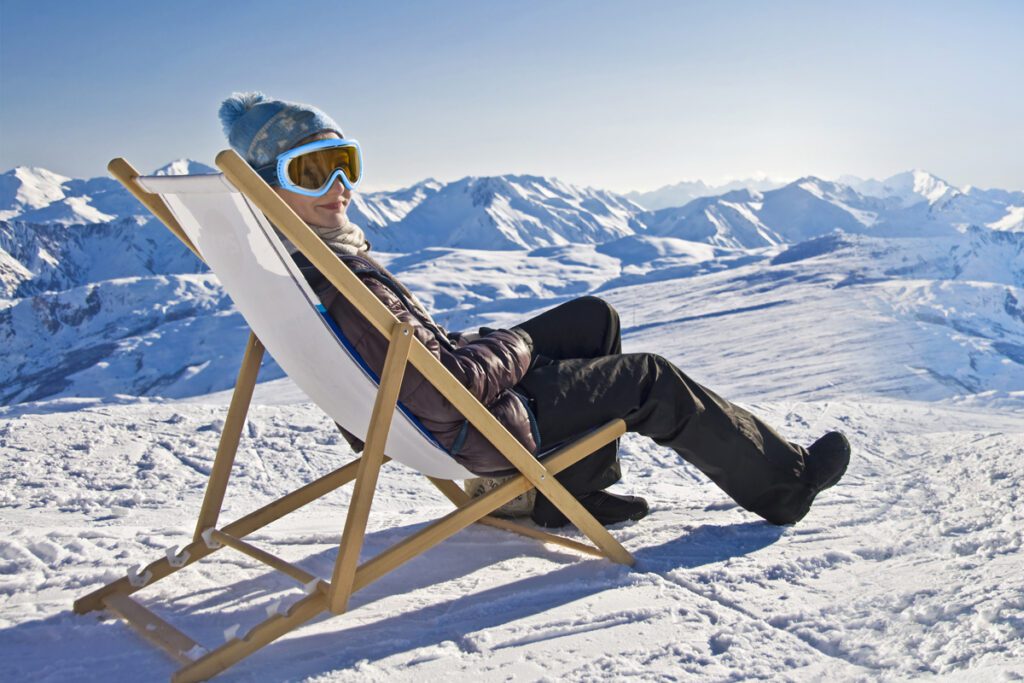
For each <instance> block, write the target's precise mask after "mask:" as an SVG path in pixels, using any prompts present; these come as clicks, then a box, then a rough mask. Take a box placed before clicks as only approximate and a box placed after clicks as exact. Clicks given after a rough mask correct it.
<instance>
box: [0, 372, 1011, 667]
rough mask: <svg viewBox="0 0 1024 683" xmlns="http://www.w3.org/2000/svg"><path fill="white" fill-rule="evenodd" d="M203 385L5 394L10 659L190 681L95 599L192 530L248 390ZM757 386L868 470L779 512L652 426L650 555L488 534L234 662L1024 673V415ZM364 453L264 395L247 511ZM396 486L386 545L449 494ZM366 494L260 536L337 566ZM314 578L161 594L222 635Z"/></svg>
mask: <svg viewBox="0 0 1024 683" xmlns="http://www.w3.org/2000/svg"><path fill="white" fill-rule="evenodd" d="M282 391H284V392H288V391H290V392H292V395H293V394H294V389H293V388H291V389H290V388H289V383H288V382H287V381H281V382H275V383H272V384H270V385H261V387H260V392H258V398H259V396H268V395H275V394H278V393H280V392H282ZM211 398H213V399H214V400H215V401H220V402H219V403H217V402H210V399H211ZM206 400H207V402H205V403H204V402H197V401H191V402H186V401H145V402H140V403H126V404H121V405H118V404H94V405H86V406H85V407H78V409H76V410H66V409H65V408H66V406H64V404H62V403H61V402H54V403H52V404H38V405H34V406H33V405H28V406H16V407H12V408H7V409H3V410H2V411H0V453H2V457H3V462H4V463H5V464H6V465H5V468H4V476H3V478H2V479H0V505H2V510H3V515H2V518H0V519H2V525H3V532H2V537H0V539H2V540H0V655H2V656H3V659H4V661H5V665H6V671H7V672H8V675H10V676H11V678H10V680H35V681H66V680H83V681H90V680H97V681H98V680H110V679H111V677H114V678H117V679H146V680H148V679H166V678H167V677H169V676H170V674H171V673H172V672H173V670H174V669H175V668H176V666H175V664H174V663H173V662H171V661H170V660H169V659H166V658H165V657H164V656H163V655H162V654H161V653H160V652H159V651H157V650H156V649H154V648H152V647H151V646H149V645H148V644H145V643H143V642H142V641H141V640H140V639H139V638H138V637H137V636H136V635H135V634H134V633H132V632H131V631H130V629H129V628H128V627H127V626H126V625H124V624H122V623H120V622H117V621H114V620H109V619H106V620H105V619H103V618H102V616H101V615H98V614H90V615H86V616H78V615H75V614H73V613H72V612H71V611H70V607H71V603H72V601H73V600H74V599H75V598H76V597H78V596H80V595H82V594H84V593H87V592H89V591H90V590H92V589H94V588H96V587H99V586H100V585H102V584H103V583H105V582H108V581H111V580H113V579H116V578H118V577H119V576H121V575H123V573H124V571H125V570H126V568H127V567H128V566H130V565H134V564H137V563H147V562H149V561H152V560H154V559H157V558H159V557H161V556H162V555H163V552H164V548H166V547H168V546H171V545H179V546H180V545H182V544H184V543H187V542H188V541H189V539H190V536H191V531H192V528H191V524H192V523H193V520H194V516H195V514H196V512H197V511H198V508H199V505H200V502H201V498H202V493H203V484H204V482H205V474H206V473H207V472H208V471H209V467H210V465H211V461H212V456H213V453H214V451H215V449H216V443H217V438H218V435H219V430H220V427H221V426H222V424H223V416H224V412H225V406H224V405H223V402H222V400H223V395H218V396H214V397H207V399H206ZM747 405H748V406H750V407H752V408H753V409H754V410H755V411H756V412H758V413H759V414H761V415H763V416H764V417H765V418H766V419H768V421H769V422H770V423H772V424H775V425H777V426H778V427H779V429H780V431H782V432H783V433H784V434H785V435H786V436H787V437H788V438H790V439H792V440H794V441H798V442H802V443H808V442H809V441H811V440H812V439H813V438H814V437H816V436H817V435H819V434H820V433H821V432H822V431H825V430H828V429H842V430H844V431H845V432H846V433H847V434H848V435H849V437H850V439H851V442H852V444H853V447H854V459H853V462H852V464H851V466H850V470H849V472H848V474H847V476H846V477H845V478H844V479H843V480H842V482H841V483H840V485H839V486H837V487H835V488H834V489H831V490H829V491H827V492H825V493H823V494H822V495H821V496H820V498H819V501H818V502H817V504H816V505H815V507H814V508H813V509H812V511H811V513H810V514H809V515H808V517H807V518H805V519H804V520H803V521H802V522H801V523H799V524H797V525H794V526H792V527H773V526H771V525H769V524H767V523H764V522H762V521H760V520H759V518H757V517H755V516H754V515H751V514H750V513H747V512H745V511H743V510H741V509H739V508H737V507H736V506H735V505H733V504H732V503H731V502H730V501H729V500H728V499H727V498H726V497H725V496H724V494H722V493H721V492H720V491H719V490H718V489H717V488H715V487H714V485H712V484H710V483H709V482H708V481H707V480H706V479H705V478H704V477H703V475H701V474H700V473H699V472H697V471H696V470H695V469H694V468H692V467H690V466H689V465H686V464H684V463H681V461H680V460H679V458H678V456H677V455H676V454H675V453H674V452H673V451H671V450H670V449H666V448H661V447H658V446H657V445H655V444H654V443H653V442H651V441H650V440H648V439H646V438H644V437H640V436H638V435H634V434H629V435H627V437H626V438H625V439H624V440H623V447H622V459H623V465H624V470H625V478H624V481H623V483H622V484H620V485H619V487H618V488H620V489H622V490H629V491H634V492H637V493H642V494H644V495H646V496H647V497H648V498H649V500H650V501H651V503H652V514H651V515H650V516H649V517H648V518H646V519H644V520H642V521H640V522H636V523H627V524H622V525H619V526H618V527H617V528H616V529H615V530H614V533H615V535H616V537H617V538H619V539H620V540H621V541H622V542H623V543H624V545H625V546H626V548H627V549H629V550H630V551H631V552H632V553H634V555H635V556H636V558H637V565H636V567H635V568H633V569H632V570H629V569H626V568H623V567H620V566H617V565H613V564H611V563H609V562H606V561H602V560H597V559H593V558H585V557H582V556H578V555H576V554H575V553H572V552H571V551H568V550H563V549H559V548H555V547H552V546H544V545H541V544H539V543H537V542H535V541H532V540H530V539H525V538H521V537H517V536H514V535H511V534H507V533H504V532H501V531H499V530H495V529H490V528H485V527H479V528H471V529H467V530H466V531H463V532H461V533H459V534H457V535H456V536H454V537H453V538H451V539H450V540H448V541H446V542H445V543H443V544H442V545H441V546H440V547H438V548H436V549H434V550H432V551H430V552H428V553H427V554H425V555H424V556H421V557H419V558H417V559H415V560H413V561H411V562H410V563H409V564H407V565H404V566H403V567H401V568H400V569H398V570H397V571H396V572H394V573H392V574H390V575H388V576H386V577H384V578H383V579H381V580H380V581H378V582H377V583H374V584H372V585H371V586H370V587H368V588H367V589H365V590H364V591H362V592H359V593H357V594H356V595H355V597H354V598H353V602H352V609H351V611H350V612H349V613H348V614H346V615H343V616H341V617H336V618H332V619H323V618H320V619H317V620H314V621H313V622H310V623H309V624H307V625H305V626H304V627H302V628H300V629H299V630H297V631H296V632H294V633H293V634H290V635H289V636H287V637H286V638H284V639H282V641H279V642H278V643H275V644H272V645H270V646H268V647H267V648H264V649H263V650H262V651H260V652H259V653H257V654H256V655H254V656H253V657H251V658H250V659H248V660H246V661H244V662H243V663H241V664H240V665H238V666H236V667H234V668H232V669H229V670H228V671H227V672H226V673H225V674H223V675H222V677H221V678H220V679H219V680H224V681H256V680H280V679H288V680H309V681H349V680H352V681H354V680H365V679H372V680H423V679H428V680H430V679H434V678H441V677H445V678H448V679H452V680H470V679H473V680H507V679H509V678H515V679H526V680H555V679H568V680H581V681H587V680H599V679H601V680H603V679H606V678H640V679H644V680H678V679H681V678H700V679H701V680H712V681H728V680H747V679H753V678H771V679H779V678H781V679H791V680H808V679H810V680H826V679H836V678H840V679H857V680H859V679H887V680H889V679H905V678H915V677H918V676H929V677H931V676H939V677H943V678H951V679H961V680H966V679H967V678H968V677H971V678H972V679H981V680H991V679H1002V680H1018V679H1019V678H1020V677H1021V676H1024V665H1022V664H1021V662H1022V661H1024V572H1022V571H1021V566H1022V562H1021V560H1022V556H1024V553H1022V549H1021V544H1022V536H1024V531H1022V529H1024V506H1022V504H1021V503H1022V501H1021V494H1020V491H1019V489H1020V486H1019V484H1020V482H1021V481H1022V480H1024V458H1022V457H1021V456H1022V454H1024V419H1022V413H1021V412H1020V411H1016V410H1011V409H1000V410H993V409H991V408H987V407H981V408H978V407H972V406H962V405H955V404H952V403H949V402H936V403H928V402H915V401H909V400H897V399H880V398H878V397H874V396H863V397H856V396H851V397H842V398H838V399H832V400H828V401H824V400H822V401H808V402H794V401H771V402H759V403H754V404H747ZM75 407H77V406H75ZM350 457H351V453H350V451H349V449H348V447H347V446H346V445H345V442H344V441H343V440H342V439H341V438H340V436H339V435H338V434H337V432H336V431H334V430H333V425H332V424H331V423H330V421H329V420H328V419H327V418H326V417H324V416H322V414H320V413H319V411H318V410H317V409H316V408H315V407H314V406H312V405H311V404H308V403H301V402H284V403H280V402H275V401H266V402H262V403H260V404H259V405H255V406H254V407H253V409H252V410H251V412H250V415H249V420H248V423H247V425H246V428H245V429H244V430H243V437H242V444H241V447H240V449H239V452H238V456H237V460H236V468H235V471H234V473H233V477H232V480H231V485H230V486H229V489H228V496H227V501H226V508H225V511H224V513H223V516H222V519H224V520H230V519H234V518H237V517H239V516H241V515H242V514H244V513H246V512H247V511H249V510H251V509H253V508H255V507H257V506H259V505H260V504H262V503H263V502H265V501H267V500H269V499H270V498H272V497H275V496H278V495H280V494H282V493H284V492H285V491H287V490H290V489H292V488H294V487H297V486H299V485H301V484H303V483H305V482H308V481H309V480H311V479H312V478H314V477H316V476H319V475H322V474H324V473H326V472H328V471H330V470H331V469H333V468H335V467H337V466H339V465H340V464H342V463H343V462H345V461H346V460H347V459H348V458H350ZM380 486H381V488H380V490H379V493H378V495H377V497H376V499H375V502H374V507H373V511H372V513H371V518H370V528H369V534H368V538H367V543H366V548H365V553H364V555H365V556H367V557H368V556H371V555H372V554H373V553H375V552H377V551H379V550H380V549H382V548H383V547H385V546H386V545H389V544H391V543H394V542H395V541H396V540H397V539H399V538H401V537H402V536H403V535H404V534H407V533H409V532H410V531H413V530H415V529H418V528H420V527H422V525H424V524H425V523H427V522H428V521H429V520H430V519H432V518H435V517H437V516H439V515H441V514H443V513H444V512H446V511H447V510H448V509H449V508H448V505H447V503H446V502H445V501H444V500H443V499H442V498H441V496H440V495H439V494H438V493H437V492H436V491H434V489H433V488H432V487H431V486H430V485H429V484H428V483H427V482H426V480H425V479H424V478H423V477H421V476H419V475H417V474H415V473H414V472H412V471H411V470H409V469H407V468H404V467H403V466H400V465H395V464H388V465H386V466H385V468H384V470H383V472H382V475H381V480H380ZM348 495H349V494H348V491H347V490H346V489H342V490H340V491H337V492H335V493H333V494H331V495H330V496H328V498H327V499H326V500H324V501H322V502H318V503H315V504H313V505H311V506H309V508H307V509H303V510H302V511H300V512H299V513H297V514H296V515H294V519H286V520H283V521H281V522H278V523H276V524H274V525H271V526H270V527H267V528H265V529H264V530H261V531H259V532H257V533H256V534H254V535H253V536H251V537H250V539H251V540H252V541H253V542H255V543H257V544H258V545H261V546H263V547H266V548H267V549H268V550H270V551H271V552H274V553H275V554H278V555H280V556H282V557H284V558H286V559H288V560H291V561H293V562H296V563H297V564H299V565H300V566H302V567H303V568H305V569H306V570H307V571H310V572H313V573H315V574H317V575H319V576H322V577H324V576H329V575H330V572H331V568H332V563H333V558H334V554H335V549H336V544H337V542H338V538H339V534H340V529H341V526H342V524H343V520H344V517H343V515H344V511H345V505H346V504H347V502H348ZM568 533H569V534H570V535H573V536H574V537H576V538H581V536H580V535H579V534H578V533H573V532H568ZM236 581H237V582H240V583H239V584H238V587H237V588H234V589H230V590H229V589H225V588H224V587H223V586H225V585H226V584H229V583H234V582H236ZM301 595H302V593H301V591H300V590H299V588H298V587H296V586H294V585H292V584H291V583H290V582H289V581H288V580H287V579H285V578H283V577H281V576H280V575H277V574H275V573H271V572H269V571H267V570H266V569H265V568H263V567H262V566H261V565H258V564H257V563H255V562H253V561H251V560H249V558H247V557H245V556H242V555H240V554H237V553H234V552H233V551H231V550H228V549H225V550H222V551H219V552H218V553H217V554H216V555H215V556H214V559H213V560H207V561H205V562H202V563H199V564H196V565H192V566H190V567H189V568H186V569H184V570H182V571H181V572H179V573H178V574H176V575H174V576H173V577H171V578H168V579H165V580H163V581H161V582H158V583H156V584H154V585H153V586H151V587H149V588H147V589H145V590H144V591H142V592H141V593H139V594H138V597H139V599H140V600H142V601H143V603H144V604H146V605H147V606H150V607H151V608H152V609H154V610H155V611H156V612H157V613H158V614H160V615H161V616H163V617H164V618H166V619H167V620H169V621H170V622H171V623H173V624H175V625H176V626H178V627H179V628H181V629H182V630H184V631H185V632H186V633H188V634H189V635H191V636H192V637H193V638H195V639H196V640H197V641H199V642H201V643H203V644H205V645H207V646H212V645H216V644H218V643H220V642H222V639H223V636H222V631H223V630H224V629H225V628H227V627H229V626H231V625H232V624H234V623H240V624H242V629H243V632H244V630H245V629H247V628H249V627H251V626H252V625H254V624H255V623H257V622H258V621H259V620H261V619H262V618H263V617H264V608H265V607H266V605H267V604H269V603H271V602H273V601H274V600H276V599H277V598H283V599H284V601H285V604H289V603H290V602H291V601H293V600H296V599H298V598H299V597H301ZM175 596H178V597H175Z"/></svg>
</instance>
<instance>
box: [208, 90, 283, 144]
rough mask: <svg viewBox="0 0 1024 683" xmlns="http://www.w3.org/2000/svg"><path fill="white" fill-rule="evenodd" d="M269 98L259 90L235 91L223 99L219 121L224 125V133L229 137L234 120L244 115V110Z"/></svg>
mask: <svg viewBox="0 0 1024 683" xmlns="http://www.w3.org/2000/svg"><path fill="white" fill-rule="evenodd" d="M269 99H270V98H268V97H267V96H266V95H264V94H263V93H261V92H236V93H231V97H229V98H228V99H226V100H224V101H223V102H222V103H221V105H220V111H219V112H218V113H217V114H218V116H220V123H221V125H222V126H224V135H226V136H227V137H228V138H230V137H231V129H232V128H234V126H235V122H236V121H238V119H240V118H242V116H244V115H245V112H247V111H249V110H250V109H252V108H253V107H255V106H256V105H257V104H259V103H260V102H267V101H269Z"/></svg>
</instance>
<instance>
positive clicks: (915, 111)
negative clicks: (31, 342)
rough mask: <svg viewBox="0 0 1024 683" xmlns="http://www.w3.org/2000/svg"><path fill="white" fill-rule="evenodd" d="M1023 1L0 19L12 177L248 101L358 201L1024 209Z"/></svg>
mask: <svg viewBox="0 0 1024 683" xmlns="http://www.w3.org/2000/svg"><path fill="white" fill-rule="evenodd" d="M1021 26H1024V2H1015V1H1012V2H1011V1H1006V2H958V3H946V2H860V3H850V2H729V1H721V2H700V3H696V2H694V3H688V2H642V1H637V2H558V1H553V0H549V1H546V2H534V1H531V0H526V1H524V2H515V3H512V2H509V3H497V2H409V3H404V2H387V3H349V2H326V1H315V2H314V1H306V2H301V1H297V2H282V1H281V0H275V1H274V2H267V1H263V0H254V1H250V2H241V1H235V0H223V1H219V2H196V1H193V0H176V1H175V2H170V3H149V2H137V1H133V2H120V1H117V2H114V1H103V0H93V1H90V2H70V1H68V2H48V1H45V0H31V1H24V0H0V169H8V168H11V167H13V166H16V165H32V166H43V167H45V168H49V169H51V170H54V171H57V172H59V173H63V174H65V175H70V176H76V177H88V176H96V175H101V174H103V173H104V172H105V165H106V162H107V160H109V159H110V158H111V157H114V156H125V157H127V158H128V159H129V160H130V161H132V162H133V163H134V164H135V165H136V166H137V167H138V168H140V169H142V170H143V171H150V170H152V169H154V168H156V167H157V166H160V165H162V164H163V163H166V162H167V161H170V160H171V159H174V158H177V157H181V156H187V157H190V158H194V159H197V160H200V161H204V162H206V163H212V159H213V157H214V156H215V154H216V153H217V151H219V150H220V149H223V148H224V147H225V146H226V142H225V140H224V137H223V134H222V132H221V130H220V125H219V123H218V121H217V117H216V111H217V107H218V105H219V103H220V101H221V100H222V99H224V98H225V97H226V96H227V95H228V94H230V93H231V92H232V91H234V90H263V91H264V92H266V93H269V94H271V95H273V96H275V97H280V98H283V99H290V100H295V101H302V102H310V103H313V104H316V105H317V106H319V107H320V108H322V109H324V110H326V111H327V112H328V113H330V114H331V115H332V116H333V117H334V118H335V119H336V120H337V121H338V122H339V123H340V124H341V126H342V127H343V128H344V129H345V132H346V134H347V135H348V136H349V137H355V138H358V139H359V140H360V142H361V143H362V145H363V148H364V155H365V158H366V171H367V176H366V179H365V183H366V185H365V187H366V188H367V189H384V188H394V187H399V186H402V185H407V184H410V183H412V182H415V181H418V180H421V179H423V178H425V177H434V178H437V179H440V180H452V179H456V178H460V177H463V176H466V175H485V174H498V173H534V174H538V175H554V176H557V177H559V178H561V179H563V180H566V181H569V182H573V183H578V184H583V185H595V186H600V187H604V188H607V189H611V190H615V191H626V190H632V189H653V188H654V187H657V186H660V185H664V184H667V183H671V182H676V181H679V180H684V179H696V178H701V179H704V180H706V181H709V182H720V181H722V180H723V179H725V178H727V177H746V176H749V175H752V174H755V173H764V174H767V175H769V176H771V177H778V178H795V177H798V176H801V175H808V174H812V175H819V176H822V177H836V176H838V175H840V174H843V173H852V174H856V175H860V176H865V177H867V176H873V177H884V176H887V175H890V174H892V173H896V172H899V171H903V170H907V169H910V168H923V169H926V170H929V171H931V172H933V173H935V174H937V175H939V176H940V177H943V178H945V179H947V180H949V181H950V182H953V183H955V184H958V185H964V184H968V183H970V184H974V185H978V186H981V187H1002V188H1007V189H1024V163H1022V159H1024V87H1022V80H1021V79H1022V73H1024V41H1022V40H1021V39H1020V38H1021V35H1020V27H1021Z"/></svg>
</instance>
